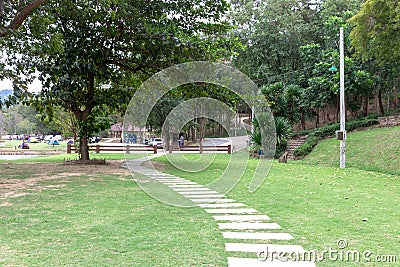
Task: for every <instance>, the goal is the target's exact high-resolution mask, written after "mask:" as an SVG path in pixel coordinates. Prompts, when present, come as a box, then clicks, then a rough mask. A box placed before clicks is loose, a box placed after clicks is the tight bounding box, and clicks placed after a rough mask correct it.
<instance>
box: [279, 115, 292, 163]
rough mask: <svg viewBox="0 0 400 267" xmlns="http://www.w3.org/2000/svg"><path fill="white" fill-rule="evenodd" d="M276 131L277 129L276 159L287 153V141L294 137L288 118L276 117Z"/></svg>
mask: <svg viewBox="0 0 400 267" xmlns="http://www.w3.org/2000/svg"><path fill="white" fill-rule="evenodd" d="M275 129H276V153H275V157H279V156H280V155H281V154H282V153H283V152H285V151H286V146H287V140H288V139H290V138H291V137H292V132H293V129H292V125H291V124H290V121H289V120H288V119H287V118H284V117H276V118H275Z"/></svg>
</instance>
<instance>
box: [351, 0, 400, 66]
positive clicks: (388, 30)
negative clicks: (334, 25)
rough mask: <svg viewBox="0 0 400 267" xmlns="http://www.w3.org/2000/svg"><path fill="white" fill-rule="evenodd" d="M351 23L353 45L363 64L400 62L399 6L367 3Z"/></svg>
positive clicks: (387, 1)
mask: <svg viewBox="0 0 400 267" xmlns="http://www.w3.org/2000/svg"><path fill="white" fill-rule="evenodd" d="M349 23H350V24H351V25H352V26H353V29H352V31H351V33H350V38H351V40H352V42H351V44H352V45H353V47H354V48H355V50H356V53H357V54H358V55H360V56H361V57H362V58H363V59H364V60H370V59H371V58H373V59H377V60H378V61H379V62H380V63H381V64H383V63H385V62H386V63H388V62H392V63H398V62H399V61H400V53H399V51H400V2H399V1H398V0H367V1H365V3H363V4H362V6H361V9H360V11H359V12H358V13H357V14H355V15H354V16H353V17H352V18H351V19H349Z"/></svg>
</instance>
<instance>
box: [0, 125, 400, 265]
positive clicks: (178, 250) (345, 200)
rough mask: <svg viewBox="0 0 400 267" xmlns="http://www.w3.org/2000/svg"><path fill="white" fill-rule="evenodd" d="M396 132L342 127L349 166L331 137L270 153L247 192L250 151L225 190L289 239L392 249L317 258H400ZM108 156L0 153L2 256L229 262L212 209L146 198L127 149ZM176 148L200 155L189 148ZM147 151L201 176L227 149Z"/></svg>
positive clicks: (61, 261) (30, 261)
mask: <svg viewBox="0 0 400 267" xmlns="http://www.w3.org/2000/svg"><path fill="white" fill-rule="evenodd" d="M384 131H386V132H384ZM398 131H399V128H398V127H397V128H392V129H373V130H368V131H365V132H358V133H350V134H349V136H348V138H349V139H348V158H347V160H348V161H347V165H348V166H349V168H346V169H339V168H337V167H334V166H336V165H338V159H337V158H336V157H338V154H339V153H338V147H337V146H338V143H337V141H336V140H326V141H324V142H322V143H321V144H320V145H318V146H317V147H316V150H315V151H314V152H313V153H312V154H310V155H309V157H307V158H306V159H305V160H303V161H299V162H290V163H287V164H279V163H277V162H274V163H273V165H272V168H271V171H270V173H269V175H268V176H267V178H266V180H265V181H264V183H263V185H262V186H261V187H260V188H259V189H258V190H257V191H256V192H255V193H249V192H248V187H247V186H248V184H249V183H250V179H251V177H252V172H253V170H254V168H255V164H256V162H257V161H256V160H255V159H250V161H249V165H248V168H247V170H246V172H245V174H244V176H243V178H242V179H241V180H240V182H239V184H238V185H237V186H236V187H235V188H234V189H233V190H232V191H231V192H230V193H229V195H228V197H231V198H234V199H235V200H236V201H238V202H242V203H245V204H247V205H248V206H249V207H252V208H255V209H257V210H258V211H259V212H261V213H263V214H267V215H269V216H270V217H271V218H272V221H273V222H277V223H279V224H280V225H281V226H282V230H281V231H283V232H288V233H290V234H291V235H292V236H293V237H294V238H295V239H294V240H292V241H285V243H289V244H299V245H302V246H303V247H304V248H305V249H307V250H313V251H316V252H318V253H320V252H322V251H323V250H328V249H330V248H332V249H337V241H338V240H341V239H344V240H346V241H347V243H348V247H347V248H346V249H348V250H350V251H359V252H364V251H370V252H371V253H372V254H371V255H370V259H371V260H373V259H375V257H376V256H377V255H382V256H385V255H388V256H392V255H393V256H395V257H396V258H395V259H396V261H397V262H396V263H394V262H392V263H378V262H365V261H361V262H351V261H350V262H344V261H340V260H336V261H333V260H329V259H326V260H325V261H323V262H319V263H318V264H317V266H323V267H325V266H328V267H330V266H335V267H336V266H340V267H342V266H350V267H351V266H371V267H372V266H374V267H375V266H377V267H379V266H400V225H399V223H398V220H399V218H400V192H399V182H400V179H399V175H393V173H394V174H396V173H397V171H398V169H396V166H398V165H399V164H400V163H399V159H398V154H396V153H398V151H396V149H395V147H396V145H397V144H396V142H395V141H394V140H398V139H399V138H398ZM383 132H384V133H385V135H384V137H382V133H383ZM386 135H388V136H389V137H386ZM372 139H377V140H375V141H373V140H372ZM381 141H382V143H380V144H379V145H378V144H376V143H378V142H381ZM372 146H374V148H372ZM384 146H386V147H387V149H388V150H389V151H392V152H390V153H388V152H386V151H385V149H383V147H384ZM366 151H369V152H366ZM382 151H383V153H382ZM352 153H354V154H352ZM366 153H371V154H370V155H368V156H366ZM105 155H106V154H104V155H103V154H97V155H96V154H93V155H92V156H93V157H100V158H101V157H103V158H106V159H108V160H109V162H110V163H111V164H109V165H101V166H79V165H64V163H63V162H62V161H64V159H63V158H61V156H62V155H55V156H50V157H48V158H44V157H43V158H35V159H29V160H19V161H13V162H6V161H1V162H0V266H226V265H227V260H226V258H227V257H228V256H234V255H236V256H240V254H238V253H237V254H232V253H227V252H225V250H224V240H223V238H222V235H221V233H220V231H219V230H218V228H217V225H216V222H215V221H214V220H213V219H212V218H211V216H210V215H209V214H206V213H205V212H204V211H203V210H202V209H200V208H179V207H171V206H168V205H165V204H163V203H160V202H158V201H156V200H154V199H153V198H151V197H150V196H148V195H147V194H145V193H144V192H143V191H142V190H141V189H140V188H139V187H138V186H137V185H136V184H135V182H134V181H133V180H132V177H131V176H130V174H129V172H128V171H127V170H125V169H123V168H120V165H121V163H122V162H123V159H124V158H123V157H124V154H113V155H108V156H105ZM64 156H65V155H64ZM130 156H131V157H140V156H142V155H140V154H131V155H130ZM172 156H175V154H174V155H172ZM176 157H177V158H176V160H181V161H183V160H185V159H187V160H190V161H192V162H193V161H196V160H197V161H199V164H200V163H201V162H200V161H201V159H200V158H199V156H198V155H197V154H188V155H185V157H178V155H176ZM374 159H376V160H374ZM390 159H391V161H390ZM155 160H156V161H157V162H158V165H157V166H159V168H160V169H161V170H162V171H164V172H168V173H172V174H175V175H177V176H181V177H184V178H188V179H190V180H193V181H195V182H198V183H201V184H208V183H210V182H211V181H213V179H215V177H217V176H218V175H219V174H220V173H222V172H223V171H224V169H225V167H226V166H227V162H228V160H229V155H227V154H218V155H217V156H216V158H215V160H214V161H213V163H212V164H211V165H210V166H209V167H208V168H207V169H205V170H204V171H201V172H184V171H182V170H179V169H176V168H175V167H173V166H171V165H170V164H169V163H168V161H167V158H166V157H160V158H157V159H155ZM385 161H386V163H385ZM388 161H390V162H388ZM386 164H388V166H389V167H388V168H386ZM399 168H400V167H399ZM385 172H388V173H385ZM253 256H254V255H253ZM392 259H393V258H392Z"/></svg>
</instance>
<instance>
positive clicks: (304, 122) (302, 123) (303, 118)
mask: <svg viewBox="0 0 400 267" xmlns="http://www.w3.org/2000/svg"><path fill="white" fill-rule="evenodd" d="M305 129H306V118H305V116H304V111H302V112H301V130H303V131H304V130H305Z"/></svg>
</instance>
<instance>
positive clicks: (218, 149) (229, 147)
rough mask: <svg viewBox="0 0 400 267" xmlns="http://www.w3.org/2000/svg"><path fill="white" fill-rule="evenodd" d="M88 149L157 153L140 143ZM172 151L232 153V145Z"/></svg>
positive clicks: (69, 149) (68, 147)
mask: <svg viewBox="0 0 400 267" xmlns="http://www.w3.org/2000/svg"><path fill="white" fill-rule="evenodd" d="M72 151H74V152H75V153H76V152H77V148H76V147H75V145H71V144H68V145H67V153H68V154H70V153H71V152H72ZM89 151H94V152H95V153H101V152H125V153H130V152H140V151H152V152H154V154H157V146H140V145H130V144H126V145H112V144H107V145H101V144H96V145H89ZM173 151H181V152H185V151H186V152H197V151H198V152H199V153H200V154H202V153H203V152H227V153H228V154H231V153H232V145H227V146H181V147H176V148H172V146H171V147H170V150H169V152H170V153H172V152H173Z"/></svg>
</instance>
